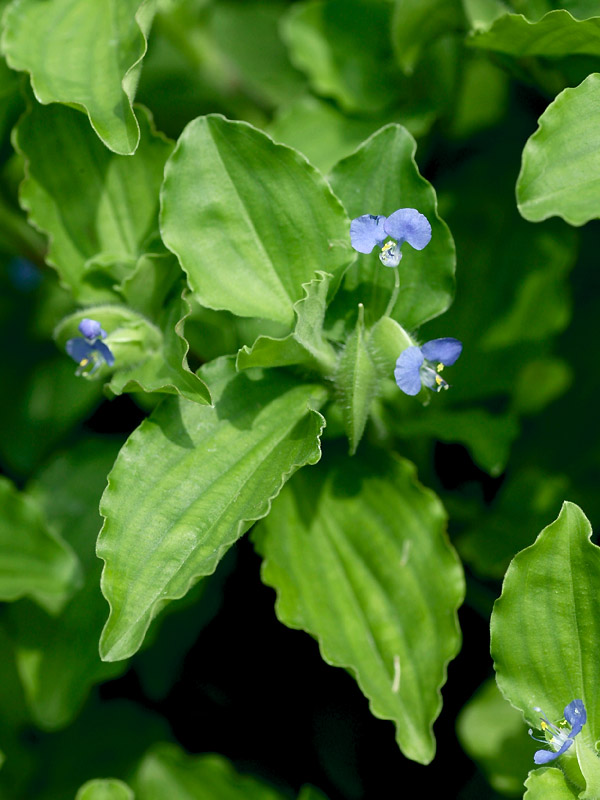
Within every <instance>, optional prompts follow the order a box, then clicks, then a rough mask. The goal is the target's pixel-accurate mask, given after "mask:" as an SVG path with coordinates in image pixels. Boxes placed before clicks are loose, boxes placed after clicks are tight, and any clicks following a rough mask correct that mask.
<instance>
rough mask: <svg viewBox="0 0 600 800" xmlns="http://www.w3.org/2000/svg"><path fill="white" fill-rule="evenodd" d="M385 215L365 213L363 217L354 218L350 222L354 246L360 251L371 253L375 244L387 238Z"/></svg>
mask: <svg viewBox="0 0 600 800" xmlns="http://www.w3.org/2000/svg"><path fill="white" fill-rule="evenodd" d="M385 219H386V218H385V217H383V216H381V215H379V216H374V215H373V214H363V215H362V217H357V218H356V219H353V220H352V222H351V223H350V241H351V243H352V247H353V248H354V249H355V250H358V252H359V253H370V252H371V250H372V249H373V248H374V247H375V245H378V244H381V243H382V242H384V241H385V239H386V232H385V230H384V229H383V223H384V222H385Z"/></svg>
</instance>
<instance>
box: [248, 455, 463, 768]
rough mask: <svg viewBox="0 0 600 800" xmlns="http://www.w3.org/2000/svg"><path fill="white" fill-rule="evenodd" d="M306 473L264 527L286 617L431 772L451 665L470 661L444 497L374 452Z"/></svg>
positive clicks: (269, 573)
mask: <svg viewBox="0 0 600 800" xmlns="http://www.w3.org/2000/svg"><path fill="white" fill-rule="evenodd" d="M324 462H325V459H324V460H323V462H322V463H321V464H319V466H318V467H315V468H311V469H310V470H303V471H302V472H301V473H299V474H298V475H296V476H295V477H294V479H293V480H292V481H291V482H290V483H289V484H288V485H287V486H286V487H285V488H284V489H283V491H282V492H281V494H280V496H279V497H278V498H277V500H276V501H275V502H274V503H273V508H272V509H271V513H270V514H269V516H268V517H266V518H265V519H264V520H263V521H262V522H260V524H259V525H258V526H257V528H256V532H255V541H256V545H257V549H258V551H259V552H260V554H261V555H262V556H263V557H264V564H263V568H262V578H263V580H264V582H265V583H267V584H268V585H269V586H272V587H274V588H275V589H276V591H277V602H276V607H275V608H276V612H277V616H278V618H279V619H280V620H281V621H282V622H283V623H284V624H285V625H288V626H290V627H291V628H300V629H303V630H305V631H307V632H308V633H310V634H312V635H313V636H314V637H315V638H317V639H318V641H319V645H320V649H321V654H322V656H323V658H324V659H325V661H327V662H328V663H329V664H334V665H336V666H341V667H346V668H347V669H349V670H350V671H351V673H352V674H353V675H354V676H355V677H356V679H357V681H358V684H359V686H360V688H361V690H362V691H363V693H364V694H365V695H366V696H367V698H368V699H369V701H370V706H371V710H372V712H373V714H374V715H375V716H376V717H379V718H381V719H390V720H393V721H394V722H395V724H396V731H397V733H396V739H397V742H398V744H399V745H400V747H401V749H402V751H403V752H404V754H405V755H406V756H407V757H408V758H411V759H413V760H415V761H419V762H420V763H423V764H427V763H429V762H430V761H431V759H432V758H433V755H434V751H435V742H434V739H433V734H432V730H431V728H432V724H433V721H434V720H435V718H436V717H437V715H438V713H439V711H440V707H441V698H440V687H441V686H442V684H443V683H444V681H445V678H446V665H447V664H448V661H449V660H450V659H451V658H453V657H454V656H455V655H456V653H457V652H458V649H459V646H460V632H459V629H458V624H457V620H456V610H457V608H458V607H459V605H460V604H461V602H462V599H463V595H464V579H463V574H462V569H461V566H460V562H459V561H458V559H457V557H456V554H455V553H454V551H453V550H452V548H451V547H450V545H449V544H448V541H447V538H446V535H445V524H446V515H445V513H444V510H443V508H442V506H441V503H440V502H439V500H438V499H437V498H436V496H435V495H434V494H433V493H432V492H430V491H428V490H426V489H424V488H423V487H422V486H421V485H420V484H419V483H418V482H417V480H416V477H415V468H414V466H413V465H412V464H410V463H409V462H408V461H404V460H401V459H399V458H395V457H390V456H388V455H386V454H385V453H383V452H379V451H368V450H366V449H365V450H364V451H363V452H362V454H361V458H360V460H359V461H358V460H357V459H348V458H344V457H343V456H336V457H335V458H334V459H332V460H329V459H328V463H324Z"/></svg>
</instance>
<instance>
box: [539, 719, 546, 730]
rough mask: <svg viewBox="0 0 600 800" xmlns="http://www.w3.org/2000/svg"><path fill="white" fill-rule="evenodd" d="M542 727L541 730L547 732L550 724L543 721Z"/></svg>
mask: <svg viewBox="0 0 600 800" xmlns="http://www.w3.org/2000/svg"><path fill="white" fill-rule="evenodd" d="M540 727H541V729H542V730H543V731H545V730H546V728H547V727H548V723H547V722H544V720H542V724H541V725H540Z"/></svg>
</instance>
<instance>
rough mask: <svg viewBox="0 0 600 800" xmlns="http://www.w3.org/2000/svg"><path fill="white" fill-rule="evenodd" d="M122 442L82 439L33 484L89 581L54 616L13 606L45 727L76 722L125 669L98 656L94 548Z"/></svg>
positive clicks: (18, 643) (21, 664)
mask: <svg viewBox="0 0 600 800" xmlns="http://www.w3.org/2000/svg"><path fill="white" fill-rule="evenodd" d="M118 446H119V442H118V441H114V440H112V439H109V438H107V437H105V438H103V439H97V438H96V439H88V440H83V441H82V442H80V443H79V444H78V445H77V446H75V447H71V448H70V449H69V450H68V451H67V452H65V453H64V454H60V455H57V456H56V457H55V459H53V461H52V462H51V463H50V464H48V465H47V466H46V467H45V469H44V470H43V471H42V472H41V473H40V474H39V475H38V476H37V478H36V481H35V483H34V485H33V486H32V489H31V491H32V494H33V496H34V497H35V499H36V500H37V501H38V502H39V504H40V506H41V507H42V508H43V510H44V512H45V514H46V516H47V518H48V520H49V522H50V523H51V525H52V529H53V530H54V531H56V532H57V533H59V534H60V535H61V536H62V537H63V538H64V539H65V540H66V541H67V542H68V544H69V545H70V546H71V547H72V548H73V550H74V551H75V553H76V554H77V557H78V558H79V561H80V563H81V567H82V571H83V586H81V587H80V588H79V590H78V591H77V592H75V593H73V596H72V597H71V598H70V599H69V602H68V603H67V604H66V605H65V606H64V608H63V609H62V610H61V613H60V614H57V615H54V616H52V617H49V616H48V615H47V614H45V613H44V612H43V611H41V610H37V609H36V608H35V607H33V606H32V605H30V604H23V603H18V604H16V605H15V606H14V607H12V608H11V609H10V614H9V622H10V626H11V631H12V633H13V638H14V642H15V651H16V659H17V666H18V669H19V675H20V678H21V682H22V685H23V689H24V692H25V697H26V700H27V704H28V706H29V709H30V711H31V714H32V717H33V719H34V720H35V723H36V724H37V725H38V726H39V727H41V728H42V729H45V730H56V729H58V728H62V727H64V726H65V725H66V724H67V723H69V722H71V720H72V719H73V718H74V717H75V716H76V714H77V713H78V712H79V710H80V709H81V706H82V705H83V703H84V701H85V699H86V697H87V695H88V693H89V691H90V689H91V687H92V686H94V684H96V683H99V682H100V681H104V680H108V679H110V678H112V677H115V676H116V675H118V674H119V673H120V672H122V671H123V666H124V665H123V664H105V663H103V662H102V661H101V660H100V656H99V655H98V638H99V636H100V632H101V630H102V625H103V623H104V620H105V616H106V602H105V600H104V598H103V597H102V594H101V592H100V585H99V584H100V571H101V564H100V562H99V560H98V559H97V558H96V556H95V552H94V551H95V543H96V538H97V536H98V531H99V530H100V526H101V524H102V519H101V517H100V514H99V512H98V501H99V499H100V496H101V494H102V490H103V488H104V486H105V485H106V473H107V472H108V471H109V470H110V468H111V466H112V464H113V462H114V459H115V457H116V455H117V451H118Z"/></svg>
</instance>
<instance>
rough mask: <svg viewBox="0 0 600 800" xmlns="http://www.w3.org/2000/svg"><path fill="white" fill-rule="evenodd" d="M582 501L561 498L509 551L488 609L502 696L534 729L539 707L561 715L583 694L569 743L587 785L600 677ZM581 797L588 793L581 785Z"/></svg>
mask: <svg viewBox="0 0 600 800" xmlns="http://www.w3.org/2000/svg"><path fill="white" fill-rule="evenodd" d="M591 533H592V530H591V527H590V523H589V522H588V520H587V519H586V517H585V516H584V514H583V512H582V511H581V509H580V508H579V507H578V506H576V505H574V504H573V503H568V502H567V503H564V505H563V507H562V510H561V513H560V515H559V517H558V519H557V520H556V521H555V522H553V523H552V524H551V525H549V526H548V527H547V528H545V529H544V530H543V531H542V532H541V533H540V535H539V536H538V538H537V539H536V541H535V543H534V544H533V545H531V547H528V548H527V549H526V550H523V551H522V552H520V553H519V554H518V555H517V556H515V558H514V559H513V561H512V563H511V565H510V567H509V568H508V571H507V573H506V577H505V579H504V585H503V588H502V595H501V597H500V598H499V599H498V600H497V601H496V604H495V606H494V613H493V615H492V622H491V633H492V644H491V647H492V656H493V658H494V666H495V668H496V678H497V681H498V685H499V687H500V690H501V691H502V693H503V694H504V696H505V697H506V698H507V699H508V700H509V701H510V702H511V703H512V704H513V705H514V706H516V708H518V709H520V710H521V711H522V712H523V714H524V716H525V719H526V721H527V722H528V723H529V724H530V725H532V727H536V728H538V729H539V718H538V717H539V714H538V713H537V712H536V711H534V707H539V708H542V709H543V711H544V713H545V714H546V716H547V717H548V719H550V720H560V719H562V716H563V713H564V708H565V706H566V705H567V704H568V703H570V702H571V701H572V700H574V699H575V698H579V699H581V700H583V702H584V704H585V707H586V710H587V723H586V724H585V725H584V726H583V729H582V731H581V733H580V734H579V736H578V737H577V743H576V749H577V754H578V756H579V762H580V765H581V769H582V771H583V773H584V776H585V777H586V778H587V780H588V781H589V780H590V779H591V781H592V783H591V785H590V784H589V783H588V787H589V788H590V789H591V788H592V787H593V786H594V785H596V786H597V785H598V782H597V781H598V774H599V771H600V768H599V767H598V765H597V763H596V762H597V758H596V756H595V752H596V751H595V742H596V741H597V739H598V738H599V734H600V716H599V714H600V680H599V677H600V676H599V675H598V661H597V658H596V655H597V652H596V644H597V642H598V637H599V636H600V617H599V615H598V610H597V604H596V590H595V587H596V586H597V585H598V582H599V581H600V548H598V547H597V546H596V545H594V544H592V543H591V542H590V536H591ZM581 796H582V798H584V797H585V798H591V797H592V796H595V795H592V794H589V793H588V792H587V791H586V792H585V793H582V795H581Z"/></svg>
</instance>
